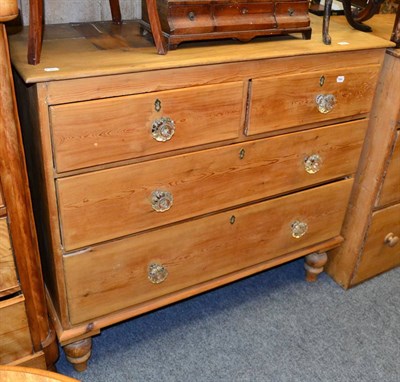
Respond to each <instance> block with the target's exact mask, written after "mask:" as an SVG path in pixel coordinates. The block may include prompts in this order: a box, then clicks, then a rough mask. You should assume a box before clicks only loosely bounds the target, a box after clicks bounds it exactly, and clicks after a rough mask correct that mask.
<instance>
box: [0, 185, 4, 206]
mask: <svg viewBox="0 0 400 382" xmlns="http://www.w3.org/2000/svg"><path fill="white" fill-rule="evenodd" d="M1 207H4V199H3V193H2V192H1V184H0V208H1Z"/></svg>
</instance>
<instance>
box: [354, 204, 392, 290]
mask: <svg viewBox="0 0 400 382" xmlns="http://www.w3.org/2000/svg"><path fill="white" fill-rule="evenodd" d="M399 265H400V204H395V205H393V206H390V207H387V208H384V209H382V210H379V211H376V212H374V213H373V214H372V221H371V224H370V226H369V228H368V232H367V237H366V241H365V245H364V248H363V252H362V255H361V258H360V261H359V263H358V267H357V268H356V270H355V272H354V275H355V276H354V279H353V280H352V284H357V283H359V282H361V281H364V280H366V279H368V278H370V277H374V276H376V275H378V274H379V273H382V272H385V271H387V270H389V269H392V268H395V267H396V266H399Z"/></svg>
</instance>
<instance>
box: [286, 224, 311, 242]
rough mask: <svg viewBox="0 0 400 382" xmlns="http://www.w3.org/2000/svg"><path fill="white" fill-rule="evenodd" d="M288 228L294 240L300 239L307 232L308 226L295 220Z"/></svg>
mask: <svg viewBox="0 0 400 382" xmlns="http://www.w3.org/2000/svg"><path fill="white" fill-rule="evenodd" d="M290 227H291V229H292V236H293V237H294V238H296V239H299V238H301V237H302V236H303V235H305V234H306V232H307V231H308V224H307V223H306V222H302V221H299V220H295V221H294V222H293V223H292V225H291V226H290Z"/></svg>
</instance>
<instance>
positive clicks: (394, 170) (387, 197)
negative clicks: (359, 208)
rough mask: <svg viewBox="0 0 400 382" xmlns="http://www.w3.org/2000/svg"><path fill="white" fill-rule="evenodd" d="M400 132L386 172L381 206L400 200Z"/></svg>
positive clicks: (380, 199)
mask: <svg viewBox="0 0 400 382" xmlns="http://www.w3.org/2000/svg"><path fill="white" fill-rule="evenodd" d="M399 135H400V133H399V132H398V133H397V138H396V145H395V147H394V151H393V155H392V157H391V159H390V163H389V167H388V169H387V172H386V176H385V180H384V182H383V187H382V191H381V195H380V198H379V204H378V205H379V206H385V205H388V204H390V203H396V202H400V139H399ZM399 219H400V217H399Z"/></svg>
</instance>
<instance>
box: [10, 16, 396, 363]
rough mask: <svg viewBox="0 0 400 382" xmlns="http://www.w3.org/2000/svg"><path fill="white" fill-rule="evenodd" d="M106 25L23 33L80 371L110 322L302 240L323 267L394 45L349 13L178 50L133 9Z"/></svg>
mask: <svg viewBox="0 0 400 382" xmlns="http://www.w3.org/2000/svg"><path fill="white" fill-rule="evenodd" d="M313 22H314V26H315V27H317V28H319V27H321V22H320V19H319V18H318V17H314V18H313ZM107 25H108V24H107V23H97V24H96V23H95V24H94V25H92V24H90V25H83V26H81V27H80V26H76V25H75V26H73V27H72V26H71V25H70V26H65V25H64V26H53V27H52V26H48V30H47V31H48V33H49V41H45V42H44V49H47V51H46V57H48V59H47V60H46V62H42V63H41V64H40V65H37V66H31V65H28V64H27V63H26V60H25V57H24V49H25V46H26V45H25V44H26V34H25V37H24V34H22V35H20V36H18V35H14V36H11V44H12V48H13V49H12V54H13V63H14V66H15V68H16V70H17V72H18V75H19V77H18V78H19V80H18V83H17V90H18V99H19V101H20V103H21V107H20V111H21V120H22V125H23V130H24V136H25V141H26V150H27V152H28V162H29V164H30V167H31V168H30V179H31V184H32V192H33V193H34V195H35V197H34V200H35V202H36V203H35V205H36V209H35V213H36V214H35V215H36V219H37V227H38V232H39V235H40V242H41V250H42V257H43V262H44V264H45V267H44V274H45V279H46V286H47V290H48V296H49V304H50V306H51V314H52V317H53V321H54V324H55V326H56V330H57V334H58V338H59V340H60V342H61V344H62V345H63V346H64V350H65V353H66V354H67V357H68V358H69V360H70V361H71V362H72V363H73V364H74V365H75V367H76V368H77V369H78V370H82V369H84V368H85V367H86V363H87V360H88V358H89V357H90V352H91V337H92V336H94V335H96V334H98V333H99V332H100V330H101V329H102V328H104V327H106V326H109V325H112V324H115V323H118V322H120V321H122V320H125V319H128V318H132V317H135V316H137V315H140V314H142V313H145V312H149V311H151V310H153V309H156V308H158V307H161V306H165V305H167V304H170V303H173V302H176V301H179V300H181V299H184V298H187V297H189V296H193V295H195V294H198V293H201V292H204V291H207V290H210V289H212V288H215V287H218V286H221V285H224V284H226V283H229V282H232V281H234V280H238V279H240V278H242V277H245V276H248V275H251V274H254V273H256V272H259V271H262V270H265V269H268V268H270V267H273V266H276V265H278V264H282V263H284V262H287V261H290V260H292V259H295V258H299V257H303V256H306V269H307V279H309V280H315V278H316V275H317V274H318V273H320V272H321V271H322V269H323V266H324V263H325V261H326V254H325V252H326V251H327V250H328V249H332V248H334V247H336V246H338V245H340V244H341V242H342V241H343V237H342V236H341V234H340V231H341V227H342V222H343V218H344V215H345V211H346V208H347V204H348V200H349V196H350V193H351V190H352V185H353V174H354V173H355V171H356V169H357V166H358V159H359V155H360V152H361V149H362V146H363V143H364V136H365V132H366V128H367V124H368V119H367V117H368V113H369V111H370V106H371V103H372V98H373V94H374V90H375V86H376V82H377V78H378V74H379V71H380V69H381V63H382V61H383V58H384V52H385V48H386V47H387V46H390V43H389V42H388V41H385V40H382V39H380V38H377V37H374V36H364V35H363V36H362V37H363V38H362V39H361V38H359V37H360V33H359V32H355V34H352V35H351V36H350V37H351V38H350V40H348V38H349V34H348V33H347V30H348V28H347V27H343V28H342V27H341V26H339V25H335V26H334V28H332V31H333V33H335V34H336V37H337V38H338V39H341V40H347V41H348V42H349V44H347V45H335V46H331V47H326V46H324V45H322V44H321V42H320V41H319V39H316V38H312V39H311V40H305V41H301V43H299V41H298V40H288V41H283V42H282V41H270V40H269V41H264V42H263V41H261V42H257V43H255V44H253V43H249V44H240V43H234V42H231V44H230V45H229V44H218V42H214V46H212V47H211V46H210V45H208V44H207V46H204V47H201V46H197V47H196V48H193V47H192V48H191V49H178V50H175V51H171V52H170V54H168V55H166V56H162V57H161V56H159V55H157V54H155V52H154V47H153V44H152V43H151V42H149V41H148V40H146V39H144V38H143V37H142V36H141V35H140V32H139V25H138V24H136V23H133V22H124V23H123V24H121V25H119V26H117V25H115V24H113V25H112V24H111V23H110V25H111V26H112V28H111V30H112V33H113V35H112V36H110V38H109V39H107V42H108V48H109V49H104V48H102V49H98V48H96V46H97V45H96V44H98V41H99V37H101V36H102V37H103V38H105V37H104V36H105V34H106V31H107V30H108V29H107V28H108V27H107ZM59 28H62V31H63V32H62V33H63V39H62V40H59V41H57V44H53V43H52V39H51V32H52V30H54V33H56V34H57V33H59ZM118 28H120V33H119V34H118V35H116V33H117V30H118ZM79 31H80V32H81V33H82V34H81V35H78V34H77V33H78V32H79ZM96 31H97V32H96ZM25 33H26V32H25ZM96 33H98V34H96ZM78 36H80V38H77V37H78ZM83 36H86V38H82V37H83ZM130 36H137V38H138V39H139V41H136V42H134V43H132V44H133V45H132V46H131V47H130V48H128V47H127V44H128V42H127V41H126V44H123V47H122V48H118V46H121V40H123V39H124V38H129V37H130ZM113 38H114V39H115V44H116V45H115V46H114V47H112V46H110V44H111V41H113V40H112V39H113ZM60 44H61V46H60ZM118 44H119V45H118ZM321 48H323V49H321ZM56 52H58V53H56Z"/></svg>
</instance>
